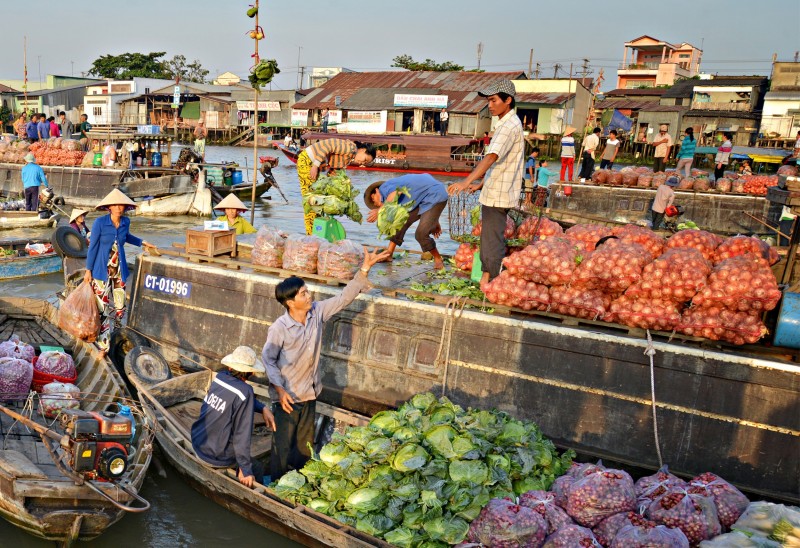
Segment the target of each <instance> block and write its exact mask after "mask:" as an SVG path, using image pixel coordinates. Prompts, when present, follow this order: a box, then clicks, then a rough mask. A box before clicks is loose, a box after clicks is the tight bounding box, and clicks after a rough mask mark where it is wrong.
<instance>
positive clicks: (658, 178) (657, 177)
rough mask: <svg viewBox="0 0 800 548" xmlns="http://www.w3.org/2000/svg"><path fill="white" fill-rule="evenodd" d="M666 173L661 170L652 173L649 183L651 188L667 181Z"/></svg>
mask: <svg viewBox="0 0 800 548" xmlns="http://www.w3.org/2000/svg"><path fill="white" fill-rule="evenodd" d="M667 177H668V175H667V174H666V173H664V172H663V171H659V172H658V173H654V174H653V182H652V183H651V184H650V187H651V188H658V187H660V186H661V185H663V184H664V183H666V182H667Z"/></svg>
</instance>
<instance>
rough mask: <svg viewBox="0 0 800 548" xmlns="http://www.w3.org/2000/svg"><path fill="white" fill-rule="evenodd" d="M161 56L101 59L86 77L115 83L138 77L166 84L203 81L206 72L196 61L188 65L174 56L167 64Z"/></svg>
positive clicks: (103, 56)
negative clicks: (89, 75) (89, 76)
mask: <svg viewBox="0 0 800 548" xmlns="http://www.w3.org/2000/svg"><path fill="white" fill-rule="evenodd" d="M164 55H166V52H164V51H156V52H151V53H123V54H120V55H102V56H100V57H98V58H97V59H95V61H94V62H93V63H92V68H91V69H90V70H89V74H91V75H92V76H97V77H99V78H114V79H118V80H128V79H130V78H136V77H138V78H161V79H165V80H171V79H175V78H180V79H181V80H182V81H186V82H199V83H203V82H205V81H206V77H207V76H208V71H207V70H205V69H204V68H203V67H202V65H201V64H200V61H198V60H197V59H195V60H194V61H192V62H191V63H187V62H186V57H185V56H184V55H175V56H174V57H173V58H172V59H170V60H164V59H162V57H164Z"/></svg>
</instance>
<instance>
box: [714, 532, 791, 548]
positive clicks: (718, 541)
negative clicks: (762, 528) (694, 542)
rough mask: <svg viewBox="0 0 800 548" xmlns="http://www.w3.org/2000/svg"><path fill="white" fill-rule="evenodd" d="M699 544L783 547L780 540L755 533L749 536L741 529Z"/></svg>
mask: <svg viewBox="0 0 800 548" xmlns="http://www.w3.org/2000/svg"><path fill="white" fill-rule="evenodd" d="M699 546H700V548H783V545H782V544H781V543H780V542H775V541H774V540H769V539H767V538H764V537H759V536H756V535H753V536H752V537H751V536H749V535H747V534H745V533H742V532H741V531H734V532H732V533H726V534H724V535H720V536H718V537H714V538H712V539H711V540H704V541H703V542H701V543H700V544H699Z"/></svg>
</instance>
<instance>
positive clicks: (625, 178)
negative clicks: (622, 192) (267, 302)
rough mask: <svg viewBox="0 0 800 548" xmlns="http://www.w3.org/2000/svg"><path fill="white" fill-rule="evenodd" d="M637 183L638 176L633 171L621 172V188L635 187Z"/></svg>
mask: <svg viewBox="0 0 800 548" xmlns="http://www.w3.org/2000/svg"><path fill="white" fill-rule="evenodd" d="M638 183H639V174H638V173H636V172H635V171H633V170H632V169H631V170H630V171H623V172H622V185H623V186H636V185H637V184H638Z"/></svg>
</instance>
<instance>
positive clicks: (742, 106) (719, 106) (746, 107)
mask: <svg viewBox="0 0 800 548" xmlns="http://www.w3.org/2000/svg"><path fill="white" fill-rule="evenodd" d="M692 108H693V109H696V110H727V111H733V112H750V110H751V105H750V103H703V102H702V101H692Z"/></svg>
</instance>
